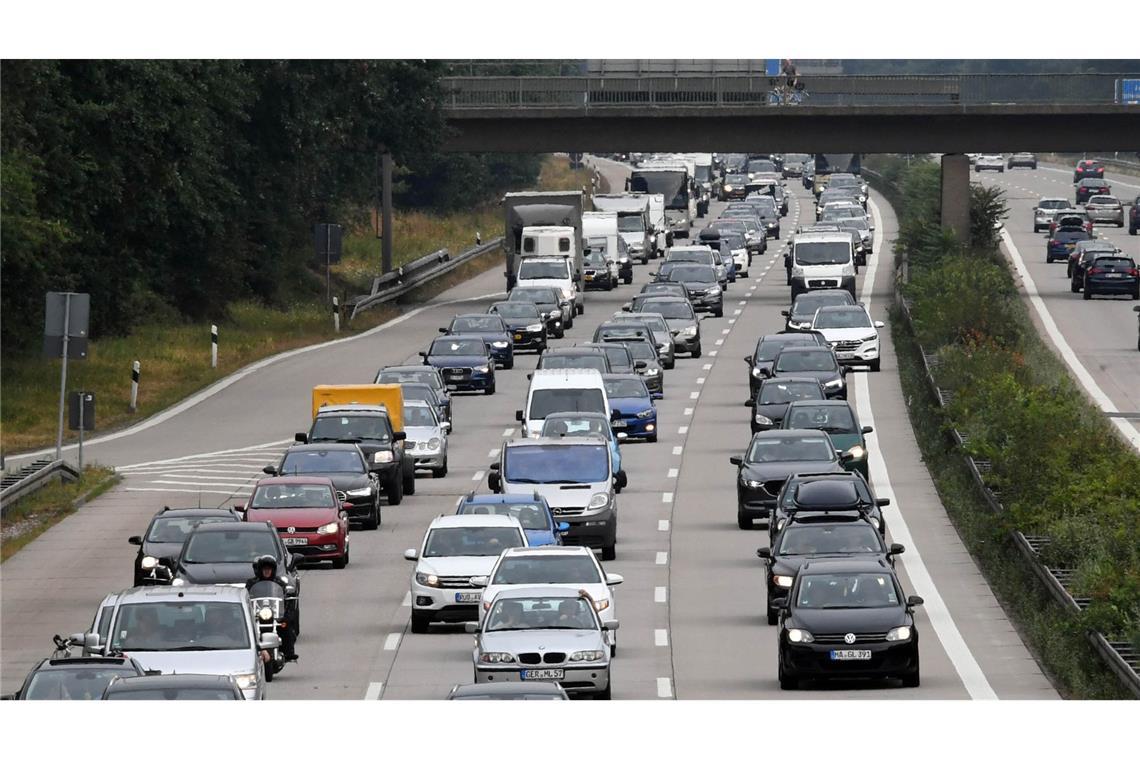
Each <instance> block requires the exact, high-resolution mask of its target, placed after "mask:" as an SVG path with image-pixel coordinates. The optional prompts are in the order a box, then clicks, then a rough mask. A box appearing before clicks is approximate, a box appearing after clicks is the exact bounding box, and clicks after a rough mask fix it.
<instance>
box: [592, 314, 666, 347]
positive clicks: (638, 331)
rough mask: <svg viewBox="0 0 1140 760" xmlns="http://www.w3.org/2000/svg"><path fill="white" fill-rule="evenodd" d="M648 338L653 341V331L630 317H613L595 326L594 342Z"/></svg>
mask: <svg viewBox="0 0 1140 760" xmlns="http://www.w3.org/2000/svg"><path fill="white" fill-rule="evenodd" d="M611 339H612V340H648V341H650V342H652V341H653V331H652V330H650V329H649V327H647V326H646V325H644V324H641V323H639V322H635V321H631V320H629V319H620V320H619V319H611V320H607V321H605V322H602V323H601V324H600V325H598V326H597V327H596V328H594V337H593V339H592V340H591V342H592V343H601V342H602V341H605V340H611Z"/></svg>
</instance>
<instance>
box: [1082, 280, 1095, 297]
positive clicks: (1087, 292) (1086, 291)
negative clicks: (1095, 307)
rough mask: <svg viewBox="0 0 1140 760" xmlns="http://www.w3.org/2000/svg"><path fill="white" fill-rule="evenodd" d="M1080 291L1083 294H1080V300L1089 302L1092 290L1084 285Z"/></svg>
mask: <svg viewBox="0 0 1140 760" xmlns="http://www.w3.org/2000/svg"><path fill="white" fill-rule="evenodd" d="M1082 290H1083V292H1082V293H1081V298H1083V299H1085V300H1086V301H1091V300H1092V297H1093V294H1092V288H1090V287H1089V286H1088V284H1086V285H1085V286H1084V288H1082Z"/></svg>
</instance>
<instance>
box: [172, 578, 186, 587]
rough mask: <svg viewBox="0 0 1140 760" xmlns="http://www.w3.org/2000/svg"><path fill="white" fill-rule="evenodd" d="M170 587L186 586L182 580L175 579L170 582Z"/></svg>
mask: <svg viewBox="0 0 1140 760" xmlns="http://www.w3.org/2000/svg"><path fill="white" fill-rule="evenodd" d="M170 585H171V586H185V585H186V581H185V580H184V579H182V578H175V579H174V580H172V581H171V582H170Z"/></svg>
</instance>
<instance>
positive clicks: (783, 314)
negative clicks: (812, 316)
mask: <svg viewBox="0 0 1140 760" xmlns="http://www.w3.org/2000/svg"><path fill="white" fill-rule="evenodd" d="M780 316H781V317H787V318H788V319H791V317H792V312H790V311H788V310H787V309H784V310H783V311H781V312H780Z"/></svg>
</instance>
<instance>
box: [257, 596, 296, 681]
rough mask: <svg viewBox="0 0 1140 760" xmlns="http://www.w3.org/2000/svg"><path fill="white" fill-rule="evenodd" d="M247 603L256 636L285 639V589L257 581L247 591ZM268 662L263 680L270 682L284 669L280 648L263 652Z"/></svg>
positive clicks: (283, 657)
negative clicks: (273, 635)
mask: <svg viewBox="0 0 1140 760" xmlns="http://www.w3.org/2000/svg"><path fill="white" fill-rule="evenodd" d="M249 603H250V606H251V607H252V609H253V619H254V621H255V622H256V623H257V636H258V638H259V639H260V638H261V635H262V634H265V633H275V634H277V635H278V636H279V637H281V638H282V639H284V638H285V629H286V628H288V626H289V621H288V619H287V616H286V611H285V589H283V588H281V585H280V584H278V583H276V582H274V581H268V580H267V581H258V582H257V583H255V584H253V586H251V587H250V589H249ZM264 651H265V653H266V654H267V655H268V657H269V660H268V662H266V663H265V680H266V681H272V680H273V676H275V675H276V674H277V673H280V672H281V669H282V668H284V667H285V656H284V655H283V654H282V653H281V648H280V647H276V648H274V649H267V650H264Z"/></svg>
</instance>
